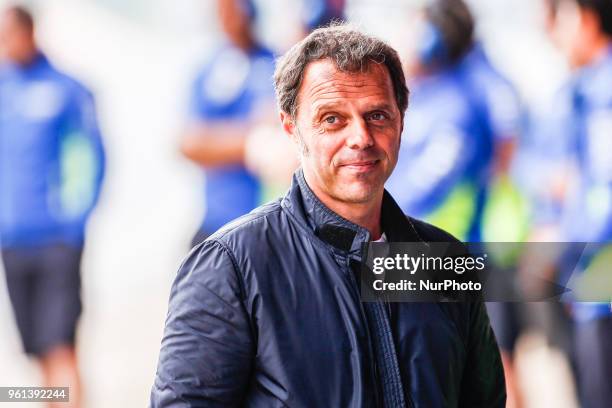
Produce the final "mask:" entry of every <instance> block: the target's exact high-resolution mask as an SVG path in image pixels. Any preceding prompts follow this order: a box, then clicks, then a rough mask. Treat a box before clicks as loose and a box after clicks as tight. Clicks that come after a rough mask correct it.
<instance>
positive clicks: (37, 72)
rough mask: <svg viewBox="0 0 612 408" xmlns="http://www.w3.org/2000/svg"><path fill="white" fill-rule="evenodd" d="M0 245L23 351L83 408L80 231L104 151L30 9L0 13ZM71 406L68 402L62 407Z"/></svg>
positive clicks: (79, 94)
mask: <svg viewBox="0 0 612 408" xmlns="http://www.w3.org/2000/svg"><path fill="white" fill-rule="evenodd" d="M0 46H1V51H2V58H3V60H4V62H2V64H1V65H0V106H1V108H0V242H1V248H2V261H3V264H4V269H5V272H6V280H7V287H8V291H9V295H10V299H11V303H12V305H13V308H14V312H15V317H16V320H17V325H18V328H19V332H20V334H21V339H22V342H23V346H24V348H25V351H26V352H27V353H28V354H30V355H33V356H34V357H35V358H36V359H37V361H38V362H39V363H40V364H41V367H42V370H43V379H44V383H45V385H48V386H70V400H71V403H72V405H70V406H78V405H79V395H80V390H79V374H78V367H77V359H76V351H75V332H76V325H77V320H78V318H79V315H80V312H81V299H80V293H79V292H80V262H81V253H82V250H83V242H84V230H85V224H86V222H87V219H88V218H89V214H90V213H91V211H92V210H93V208H94V206H95V203H96V201H97V198H98V195H99V192H100V185H101V181H102V177H103V172H104V152H103V149H102V143H101V139H100V133H99V131H98V127H97V124H96V118H95V112H94V108H93V100H92V96H91V94H90V93H89V92H88V91H87V90H86V89H85V88H84V87H83V86H82V85H80V84H79V83H77V82H76V81H75V80H73V79H72V78H70V77H68V76H67V75H65V74H63V73H61V72H60V71H58V70H57V69H56V68H54V67H53V66H52V65H51V64H50V62H49V61H48V60H47V58H46V57H45V55H44V54H42V53H41V52H40V51H39V49H38V47H37V45H36V41H35V38H34V22H33V20H32V16H31V15H30V14H29V12H28V11H26V10H25V9H23V8H21V7H11V8H8V9H7V10H6V11H4V12H3V13H2V15H1V16H0ZM64 405H65V404H64Z"/></svg>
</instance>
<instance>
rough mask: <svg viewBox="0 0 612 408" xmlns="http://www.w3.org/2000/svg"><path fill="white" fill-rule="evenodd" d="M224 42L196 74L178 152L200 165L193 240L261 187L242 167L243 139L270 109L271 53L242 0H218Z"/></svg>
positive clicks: (247, 207) (251, 203) (250, 204)
mask: <svg viewBox="0 0 612 408" xmlns="http://www.w3.org/2000/svg"><path fill="white" fill-rule="evenodd" d="M217 8H218V12H219V21H220V23H221V28H222V30H223V32H224V33H225V37H226V42H225V43H224V44H223V45H222V46H220V47H219V49H217V50H216V51H215V52H214V53H213V56H212V58H211V59H210V61H209V63H208V64H206V66H204V68H203V69H202V70H201V72H200V74H199V75H198V77H197V78H196V80H195V82H194V84H193V87H192V92H191V120H190V124H189V126H188V129H187V131H186V134H185V135H184V137H183V140H182V143H181V150H182V152H183V154H184V155H185V156H186V157H188V158H189V159H191V160H192V161H194V162H195V163H197V164H199V165H201V166H203V167H204V169H205V177H206V178H205V192H204V195H205V207H206V210H205V211H206V212H205V217H204V221H203V223H202V224H201V226H200V228H199V230H198V232H197V234H196V236H195V237H194V239H193V244H196V243H199V242H200V241H202V240H203V239H204V238H206V237H207V236H208V235H209V234H210V233H212V232H213V231H216V230H217V229H219V228H220V227H221V226H222V225H224V224H225V223H227V222H229V221H230V220H232V219H234V218H237V217H239V216H240V215H243V214H246V213H248V212H249V211H251V210H252V209H253V208H255V207H256V206H257V205H259V203H260V199H261V194H262V187H261V183H260V180H259V179H258V177H257V175H256V174H255V172H254V171H251V170H249V169H247V167H246V165H245V159H246V157H245V156H246V154H247V151H246V149H247V147H246V142H247V138H248V136H249V134H251V133H252V132H253V131H254V130H255V129H256V128H257V127H258V125H261V124H262V123H271V122H272V117H273V116H272V115H273V113H274V88H273V83H272V76H273V73H274V56H273V54H272V52H270V51H269V50H267V49H266V48H264V47H263V46H261V45H260V44H258V43H257V41H256V39H255V36H254V34H253V30H252V22H253V19H254V18H255V8H254V6H253V4H252V3H251V2H250V1H246V0H218V1H217Z"/></svg>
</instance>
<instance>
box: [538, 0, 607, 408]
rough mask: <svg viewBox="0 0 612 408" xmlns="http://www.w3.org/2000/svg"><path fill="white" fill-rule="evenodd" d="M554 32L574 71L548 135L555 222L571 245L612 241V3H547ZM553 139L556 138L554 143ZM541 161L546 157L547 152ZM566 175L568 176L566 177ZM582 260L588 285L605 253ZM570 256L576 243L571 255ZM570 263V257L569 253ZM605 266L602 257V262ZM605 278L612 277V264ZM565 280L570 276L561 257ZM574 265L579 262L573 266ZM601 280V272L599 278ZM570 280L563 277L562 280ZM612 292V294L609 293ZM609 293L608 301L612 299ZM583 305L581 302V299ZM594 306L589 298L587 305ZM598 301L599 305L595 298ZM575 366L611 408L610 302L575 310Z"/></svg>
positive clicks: (588, 397)
mask: <svg viewBox="0 0 612 408" xmlns="http://www.w3.org/2000/svg"><path fill="white" fill-rule="evenodd" d="M546 4H547V6H548V12H549V13H548V19H547V28H548V32H549V34H550V36H551V39H552V41H553V43H554V44H555V45H556V46H557V47H558V48H559V50H560V51H561V52H562V53H563V55H564V56H565V58H566V59H567V61H568V64H569V66H570V68H571V69H572V76H571V78H570V79H569V81H568V82H567V84H566V85H565V86H564V87H563V88H562V89H561V90H560V91H559V93H558V94H557V96H556V97H555V101H554V106H555V107H556V109H554V111H553V112H551V115H550V117H547V118H545V119H544V120H545V124H544V125H543V126H541V127H540V129H541V130H542V132H543V134H541V135H536V137H540V138H544V140H546V141H549V145H550V146H551V147H552V146H555V145H556V147H555V151H556V152H558V155H557V157H556V158H557V163H558V166H556V167H555V170H557V171H556V175H557V177H556V179H554V180H553V183H551V184H553V185H555V188H556V191H553V192H552V193H551V194H553V195H554V198H555V199H556V200H557V202H558V204H557V208H559V207H560V208H561V211H558V212H557V214H558V215H559V216H558V218H557V219H554V218H553V219H552V222H553V224H556V225H555V230H556V231H558V232H557V233H558V236H559V239H560V240H561V241H563V242H568V243H581V242H587V243H589V242H590V243H610V242H612V2H610V1H609V0H547V1H546ZM553 138H554V139H553ZM539 152H540V154H541V156H542V157H544V156H546V155H547V152H545V151H544V150H540V151H539ZM559 169H561V171H559ZM595 248H596V250H594V251H593V250H589V248H587V250H586V251H585V252H584V253H581V254H578V255H579V256H578V257H575V258H574V259H578V258H579V257H580V259H579V261H578V270H580V271H581V272H582V276H581V277H580V278H581V279H583V278H585V277H588V275H589V273H597V272H596V271H593V270H592V269H590V266H591V265H593V264H595V263H596V261H597V259H598V258H600V257H601V256H602V255H604V256H605V252H606V251H605V248H606V247H605V246H604V247H603V248H604V249H603V250H602V248H601V247H595ZM568 252H570V254H569V255H570V256H571V255H572V254H571V244H570V250H569V251H568ZM565 256H567V254H565ZM600 259H601V258H600ZM607 259H608V261H607V262H606V263H605V265H604V268H605V271H604V273H605V274H609V273H610V264H609V262H610V259H611V258H610V257H608V258H607ZM561 262H562V263H561V266H560V268H559V272H558V273H559V274H561V275H562V276H560V279H562V280H563V281H566V280H567V279H568V276H567V275H568V274H569V273H571V272H572V271H568V270H567V268H564V265H563V263H565V264H567V262H564V258H562V261H561ZM574 264H575V263H574ZM599 273H601V271H599ZM563 275H564V276H563ZM608 289H609V288H608ZM609 293H610V292H609V291H608V296H609ZM577 300H580V299H577ZM585 300H589V299H585ZM591 300H595V299H591ZM571 315H572V317H573V320H574V322H575V326H574V329H575V330H574V346H575V349H574V355H573V357H574V360H575V364H576V369H577V381H578V390H579V396H580V401H581V404H582V406H583V407H588V408H591V407H597V408H599V407H609V406H610V403H611V402H612V388H611V387H610V378H612V342H610V339H611V338H612V312H611V305H610V303H609V299H608V301H607V302H606V303H579V302H577V303H573V304H571Z"/></svg>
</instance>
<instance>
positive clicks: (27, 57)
mask: <svg viewBox="0 0 612 408" xmlns="http://www.w3.org/2000/svg"><path fill="white" fill-rule="evenodd" d="M37 56H38V50H37V49H36V48H32V49H30V50H28V51H26V52H24V53H23V55H22V56H21V57H20V58H19V59H18V60H17V64H19V65H20V66H22V67H26V68H27V67H29V66H30V65H32V64H33V63H34V61H35V60H36V57H37Z"/></svg>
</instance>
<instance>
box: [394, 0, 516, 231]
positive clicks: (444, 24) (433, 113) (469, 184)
mask: <svg viewBox="0 0 612 408" xmlns="http://www.w3.org/2000/svg"><path fill="white" fill-rule="evenodd" d="M417 25H418V28H417V29H415V33H414V40H413V43H414V50H412V52H413V53H414V55H410V56H408V60H409V63H408V65H409V67H410V72H409V73H408V76H409V77H410V78H412V82H413V83H412V84H411V93H412V95H411V105H410V108H409V110H408V114H407V116H406V124H405V131H404V135H403V139H402V149H401V151H400V160H399V162H398V170H397V171H396V172H395V173H394V175H393V176H392V177H391V179H390V180H389V182H388V188H389V189H390V191H391V192H392V193H394V194H395V195H396V197H397V199H398V202H399V204H400V206H402V208H403V210H404V211H405V212H407V213H409V214H412V215H414V216H416V217H421V218H425V219H428V220H430V221H432V222H434V224H437V225H440V226H442V227H443V228H446V229H448V230H449V231H451V232H452V233H454V235H455V236H457V237H459V238H460V239H463V240H466V241H472V242H477V241H480V240H481V238H482V225H481V224H482V214H483V209H484V206H485V203H486V198H487V188H488V185H489V183H490V178H491V175H492V169H493V165H494V163H495V149H496V142H497V140H500V141H504V143H507V144H511V143H513V142H511V140H513V138H514V137H515V136H516V132H517V131H518V126H517V124H516V122H517V118H516V117H517V112H518V103H517V101H516V99H515V96H516V95H515V93H514V91H513V89H512V87H511V86H510V84H509V82H508V81H506V80H505V79H504V78H503V77H502V76H501V75H500V74H499V73H497V71H495V69H494V68H493V67H492V66H491V64H490V63H489V62H488V60H487V59H486V57H485V56H484V52H483V51H482V49H480V48H479V47H478V46H477V45H475V40H474V25H475V23H474V19H473V16H472V14H471V12H470V10H469V9H468V8H467V5H466V4H465V3H464V2H463V1H460V0H438V1H431V2H428V3H427V5H426V6H425V8H424V9H423V12H422V15H421V18H420V19H419V21H418V24H417ZM502 101H503V102H502ZM500 144H501V143H500ZM499 150H501V149H499ZM506 150H507V149H506ZM506 155H507V154H506ZM500 156H501V154H500ZM415 158H416V159H415ZM503 160H504V161H508V160H509V159H508V158H504V159H503Z"/></svg>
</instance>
